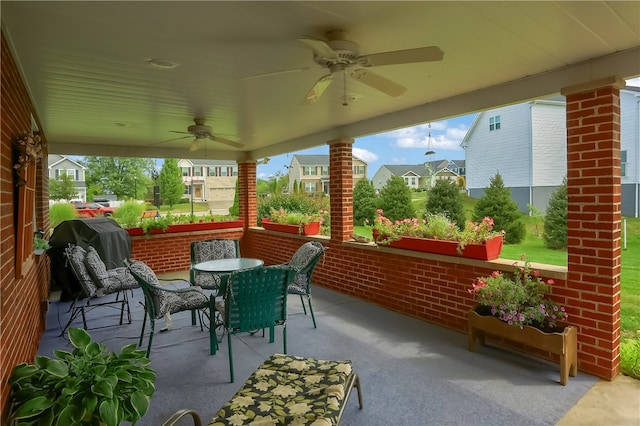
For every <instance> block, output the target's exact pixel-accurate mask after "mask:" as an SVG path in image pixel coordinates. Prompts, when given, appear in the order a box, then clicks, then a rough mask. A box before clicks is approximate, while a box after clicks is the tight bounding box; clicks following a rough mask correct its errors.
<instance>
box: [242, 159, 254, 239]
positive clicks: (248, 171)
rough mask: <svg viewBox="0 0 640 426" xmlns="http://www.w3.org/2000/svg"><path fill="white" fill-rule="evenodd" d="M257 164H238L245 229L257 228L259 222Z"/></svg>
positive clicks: (245, 162)
mask: <svg viewBox="0 0 640 426" xmlns="http://www.w3.org/2000/svg"><path fill="white" fill-rule="evenodd" d="M256 184H257V179H256V162H255V161H254V160H251V161H239V162H238V202H239V204H240V219H242V220H243V221H244V228H245V229H246V228H248V227H250V226H256V225H257V221H258V200H257V196H256Z"/></svg>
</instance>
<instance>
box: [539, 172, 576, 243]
mask: <svg viewBox="0 0 640 426" xmlns="http://www.w3.org/2000/svg"><path fill="white" fill-rule="evenodd" d="M568 215H569V212H568V202H567V179H566V178H565V179H564V181H563V182H562V185H560V186H559V187H558V189H556V190H555V191H554V192H553V194H551V198H550V199H549V203H548V204H547V216H546V218H545V221H544V234H543V235H542V236H543V238H544V245H545V246H546V247H548V248H550V249H556V250H557V249H566V248H567V243H568V239H567V217H568Z"/></svg>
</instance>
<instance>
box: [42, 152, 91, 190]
mask: <svg viewBox="0 0 640 426" xmlns="http://www.w3.org/2000/svg"><path fill="white" fill-rule="evenodd" d="M47 167H48V169H49V179H58V178H59V177H60V176H61V175H65V174H66V175H68V176H71V178H72V179H73V180H74V181H75V183H76V187H77V188H78V194H77V196H76V197H74V198H76V199H78V200H82V201H84V202H86V201H87V184H86V182H85V172H86V170H87V168H86V167H85V166H83V165H82V164H80V163H78V162H77V161H74V160H72V159H71V158H70V157H67V156H66V155H57V154H51V155H49V156H48V157H47ZM68 201H70V200H68Z"/></svg>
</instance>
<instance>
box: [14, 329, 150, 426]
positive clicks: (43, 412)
mask: <svg viewBox="0 0 640 426" xmlns="http://www.w3.org/2000/svg"><path fill="white" fill-rule="evenodd" d="M69 340H70V342H71V344H72V345H73V347H74V349H73V351H72V352H67V351H62V350H55V351H54V354H55V356H56V358H49V357H45V356H38V357H36V360H35V364H34V365H29V364H20V365H17V366H16V367H14V369H13V371H12V373H11V377H10V379H9V385H10V386H11V402H12V413H11V419H12V420H15V421H16V424H17V425H54V424H56V425H72V424H74V425H75V424H88V425H106V426H117V425H120V424H121V423H122V422H131V423H132V424H135V423H136V422H137V420H138V419H140V418H141V417H142V416H143V415H144V414H145V413H146V412H147V410H148V408H149V400H150V399H151V396H152V395H153V393H154V391H155V385H154V383H155V379H156V374H155V372H154V371H153V370H152V369H151V368H149V367H148V366H149V364H150V361H149V359H148V358H146V357H145V351H142V350H136V345H135V344H131V345H127V346H125V347H123V348H122V350H121V352H120V354H115V353H114V352H110V351H107V348H106V346H105V345H103V344H99V343H96V342H92V341H91V337H90V336H89V333H87V332H86V331H85V330H83V329H80V328H70V329H69Z"/></svg>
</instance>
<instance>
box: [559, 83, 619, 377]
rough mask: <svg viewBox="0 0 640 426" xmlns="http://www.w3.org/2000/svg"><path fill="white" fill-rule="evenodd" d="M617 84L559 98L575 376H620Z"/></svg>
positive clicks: (574, 91)
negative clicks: (576, 344) (578, 372)
mask: <svg viewBox="0 0 640 426" xmlns="http://www.w3.org/2000/svg"><path fill="white" fill-rule="evenodd" d="M622 87H624V82H621V81H617V80H616V79H612V80H611V81H602V82H594V83H593V84H591V85H590V86H589V87H584V86H577V87H574V88H568V89H566V90H564V91H563V94H564V95H565V96H566V99H567V112H566V114H567V163H568V164H567V170H568V174H567V184H568V195H567V199H568V204H569V208H568V220H567V227H568V230H569V235H568V237H569V238H568V245H569V247H568V252H569V256H568V260H569V263H568V269H569V275H568V279H569V281H570V282H571V283H573V285H572V288H571V289H570V290H569V291H568V293H567V298H568V301H569V303H570V304H571V305H572V306H574V307H576V308H577V309H578V310H579V313H578V315H577V316H576V317H574V320H572V322H574V323H576V324H578V325H579V326H580V336H579V339H580V349H581V354H580V363H581V368H583V369H584V370H586V371H589V372H591V373H592V374H595V375H597V376H600V377H604V378H607V379H611V378H612V377H615V376H616V375H617V374H618V373H619V371H620V365H619V357H620V234H621V232H620V220H621V213H620V212H621V210H620V209H621V196H620V92H619V89H620V88H622Z"/></svg>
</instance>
